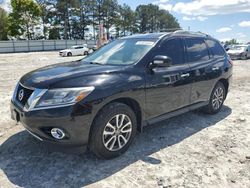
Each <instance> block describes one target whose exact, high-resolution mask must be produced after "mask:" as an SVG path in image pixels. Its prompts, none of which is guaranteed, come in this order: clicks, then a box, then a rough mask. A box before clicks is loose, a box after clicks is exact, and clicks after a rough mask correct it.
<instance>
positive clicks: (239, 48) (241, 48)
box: [230, 45, 247, 51]
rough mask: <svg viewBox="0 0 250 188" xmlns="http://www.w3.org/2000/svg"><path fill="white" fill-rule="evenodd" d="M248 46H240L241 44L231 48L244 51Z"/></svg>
mask: <svg viewBox="0 0 250 188" xmlns="http://www.w3.org/2000/svg"><path fill="white" fill-rule="evenodd" d="M246 48H247V47H246V46H239V45H235V46H232V47H230V50H242V51H244V50H245V49H246Z"/></svg>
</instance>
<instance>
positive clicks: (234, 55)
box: [227, 44, 250, 60]
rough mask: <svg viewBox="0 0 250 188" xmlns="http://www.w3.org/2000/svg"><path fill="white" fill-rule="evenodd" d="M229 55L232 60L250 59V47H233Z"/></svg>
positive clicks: (228, 52)
mask: <svg viewBox="0 0 250 188" xmlns="http://www.w3.org/2000/svg"><path fill="white" fill-rule="evenodd" d="M227 54H228V55H229V56H230V57H231V59H243V60H246V59H248V58H250V45H242V44H241V45H233V46H231V47H230V48H229V50H228V51H227Z"/></svg>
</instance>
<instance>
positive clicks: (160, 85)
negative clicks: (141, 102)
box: [146, 38, 191, 119]
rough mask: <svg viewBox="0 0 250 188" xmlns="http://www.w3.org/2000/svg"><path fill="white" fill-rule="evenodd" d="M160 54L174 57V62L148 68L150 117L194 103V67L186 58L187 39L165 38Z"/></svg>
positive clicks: (147, 105) (148, 114)
mask: <svg viewBox="0 0 250 188" xmlns="http://www.w3.org/2000/svg"><path fill="white" fill-rule="evenodd" d="M156 55H165V56H168V57H170V58H171V59H172V65H171V66H169V67H156V68H153V69H150V70H149V71H147V74H146V113H147V116H148V118H149V119H150V118H154V117H157V116H159V115H163V114H165V113H168V112H171V111H174V110H177V109H179V108H182V107H184V106H188V105H189V104H190V89H191V86H190V79H189V77H190V68H189V65H188V64H186V63H185V60H184V45H183V40H182V39H181V38H172V39H168V40H166V41H164V42H163V43H162V44H161V45H159V46H158V47H157V50H155V52H154V56H156Z"/></svg>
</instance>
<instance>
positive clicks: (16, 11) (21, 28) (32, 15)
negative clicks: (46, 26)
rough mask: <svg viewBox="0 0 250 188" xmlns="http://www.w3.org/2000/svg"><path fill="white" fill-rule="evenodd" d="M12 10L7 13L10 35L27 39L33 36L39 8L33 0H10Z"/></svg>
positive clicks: (38, 16) (39, 12) (37, 21)
mask: <svg viewBox="0 0 250 188" xmlns="http://www.w3.org/2000/svg"><path fill="white" fill-rule="evenodd" d="M11 7H12V12H11V13H10V15H9V22H10V25H9V32H10V35H11V36H14V37H17V38H19V37H20V36H24V37H25V38H27V39H32V38H33V37H34V29H35V26H36V25H38V24H39V19H40V14H41V9H40V7H39V5H38V4H37V3H36V2H34V1H33V0H11Z"/></svg>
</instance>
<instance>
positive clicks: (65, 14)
mask: <svg viewBox="0 0 250 188" xmlns="http://www.w3.org/2000/svg"><path fill="white" fill-rule="evenodd" d="M100 24H102V25H103V27H104V28H105V32H106V33H107V36H108V37H109V36H113V37H120V36H125V35H130V34H134V33H145V32H159V31H164V30H165V31H166V30H169V29H171V28H175V29H176V28H180V25H179V23H178V21H177V19H176V18H175V17H174V16H173V15H172V14H170V13H169V12H168V11H166V10H162V9H160V8H159V7H158V6H157V5H153V4H148V5H139V6H138V7H137V8H136V9H135V10H133V9H132V8H131V7H130V6H128V5H126V4H123V5H120V4H118V2H117V0H36V1H34V0H11V11H10V13H7V12H6V11H5V10H4V9H2V8H0V40H7V39H13V38H15V39H86V37H90V38H96V37H97V35H98V30H99V25H100ZM90 31H91V32H90Z"/></svg>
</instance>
